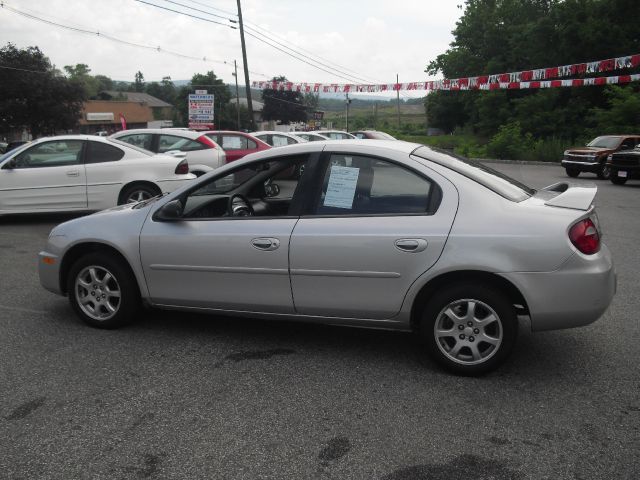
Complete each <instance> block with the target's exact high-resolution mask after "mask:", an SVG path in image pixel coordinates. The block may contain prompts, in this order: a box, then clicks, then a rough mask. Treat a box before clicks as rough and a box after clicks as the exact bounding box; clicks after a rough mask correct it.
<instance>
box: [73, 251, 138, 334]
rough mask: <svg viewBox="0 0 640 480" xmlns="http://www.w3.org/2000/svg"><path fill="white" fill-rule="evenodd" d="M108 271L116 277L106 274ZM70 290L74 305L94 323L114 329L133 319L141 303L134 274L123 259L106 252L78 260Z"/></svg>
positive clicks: (91, 254)
mask: <svg viewBox="0 0 640 480" xmlns="http://www.w3.org/2000/svg"><path fill="white" fill-rule="evenodd" d="M92 268H93V273H91V270H90V269H92ZM105 272H106V273H108V274H109V275H111V277H112V278H107V277H106V275H103V274H104V273H105ZM94 274H95V275H94ZM85 284H87V285H86V286H84V285H85ZM67 292H68V296H69V303H70V304H71V307H72V308H73V309H74V310H75V312H76V313H77V314H78V316H79V317H80V318H81V319H82V320H83V321H84V322H85V323H87V324H89V325H91V326H92V327H97V328H106V329H111V328H117V327H121V326H123V325H126V324H128V323H131V322H132V321H133V320H134V318H135V315H136V313H137V311H138V309H139V307H140V292H139V290H138V284H137V283H136V280H135V278H134V277H133V274H132V273H131V271H130V270H129V268H128V266H127V265H125V264H124V262H123V261H122V260H120V259H119V258H117V257H114V256H113V255H109V254H108V253H106V252H97V253H89V254H87V255H84V256H82V257H80V258H79V259H78V260H76V262H75V263H74V264H73V265H72V267H71V269H70V270H69V276H68V277H67ZM116 292H119V296H117V295H116ZM101 297H102V298H101ZM83 299H86V301H84V302H83ZM112 310H113V311H112ZM101 316H102V317H103V318H100V317H101Z"/></svg>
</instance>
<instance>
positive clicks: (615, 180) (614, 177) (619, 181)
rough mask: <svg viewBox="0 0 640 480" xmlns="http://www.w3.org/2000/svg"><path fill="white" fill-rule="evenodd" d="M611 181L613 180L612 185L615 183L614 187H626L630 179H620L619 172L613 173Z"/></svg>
mask: <svg viewBox="0 0 640 480" xmlns="http://www.w3.org/2000/svg"><path fill="white" fill-rule="evenodd" d="M610 180H611V183H613V184H614V185H624V184H625V183H627V180H628V178H627V177H619V176H618V172H612V173H611V178H610Z"/></svg>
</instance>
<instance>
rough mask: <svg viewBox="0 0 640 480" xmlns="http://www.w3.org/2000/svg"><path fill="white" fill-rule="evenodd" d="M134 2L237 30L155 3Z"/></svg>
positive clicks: (140, 0)
mask: <svg viewBox="0 0 640 480" xmlns="http://www.w3.org/2000/svg"><path fill="white" fill-rule="evenodd" d="M135 1H136V2H139V3H144V4H146V5H150V6H152V7H156V8H160V9H162V10H167V11H169V12H173V13H177V14H178V15H185V16H187V17H191V18H195V19H197V20H202V21H203V22H209V23H215V24H216V25H222V26H223V27H229V28H233V29H234V30H237V29H236V27H234V26H233V25H229V24H226V23H221V22H216V21H215V20H210V19H208V18H202V17H198V16H196V15H191V14H189V13H185V12H181V11H179V10H174V9H172V8H168V7H163V6H161V5H156V4H155V3H151V2H145V0H135Z"/></svg>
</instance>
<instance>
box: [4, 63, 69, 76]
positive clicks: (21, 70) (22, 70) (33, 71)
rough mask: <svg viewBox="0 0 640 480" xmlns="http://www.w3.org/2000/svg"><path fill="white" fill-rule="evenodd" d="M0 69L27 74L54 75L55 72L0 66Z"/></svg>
mask: <svg viewBox="0 0 640 480" xmlns="http://www.w3.org/2000/svg"><path fill="white" fill-rule="evenodd" d="M0 68H4V69H6V70H18V71H20V72H29V73H42V74H47V73H52V74H54V75H55V73H56V72H55V71H47V70H30V69H28V68H16V67H10V66H8V65H0Z"/></svg>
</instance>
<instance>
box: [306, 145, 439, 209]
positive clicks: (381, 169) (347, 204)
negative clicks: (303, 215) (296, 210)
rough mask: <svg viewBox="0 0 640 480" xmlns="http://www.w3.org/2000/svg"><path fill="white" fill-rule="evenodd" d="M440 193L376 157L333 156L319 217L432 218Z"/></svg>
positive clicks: (328, 169)
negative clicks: (414, 215)
mask: <svg viewBox="0 0 640 480" xmlns="http://www.w3.org/2000/svg"><path fill="white" fill-rule="evenodd" d="M440 196H441V195H440V189H439V187H438V186H437V185H435V183H433V182H432V181H431V180H428V179H426V178H425V177H423V176H421V175H418V174H417V173H415V172H413V171H411V170H409V169H406V168H404V167H402V166H400V165H398V164H395V163H392V162H388V161H386V160H381V159H378V158H373V157H366V156H358V155H343V154H333V155H331V158H330V161H329V164H328V166H327V170H326V172H325V176H324V183H323V187H322V192H321V195H320V198H319V200H318V203H317V206H316V208H315V214H317V215H385V214H397V215H403V214H425V215H427V214H432V213H434V212H435V210H436V209H437V206H438V203H439V199H440Z"/></svg>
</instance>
